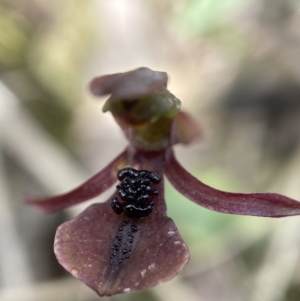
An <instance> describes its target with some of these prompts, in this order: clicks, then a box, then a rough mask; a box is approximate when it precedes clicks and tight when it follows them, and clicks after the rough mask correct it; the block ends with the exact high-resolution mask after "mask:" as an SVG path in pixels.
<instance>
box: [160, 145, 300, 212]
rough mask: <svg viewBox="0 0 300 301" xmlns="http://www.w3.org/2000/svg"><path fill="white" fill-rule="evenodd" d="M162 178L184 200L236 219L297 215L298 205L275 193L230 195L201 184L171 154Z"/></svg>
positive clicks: (168, 155) (169, 153)
mask: <svg viewBox="0 0 300 301" xmlns="http://www.w3.org/2000/svg"><path fill="white" fill-rule="evenodd" d="M165 175H166V176H167V178H168V180H169V181H170V182H171V184H172V185H173V186H174V187H175V188H176V189H177V190H178V191H179V192H180V193H181V194H183V195H184V196H185V197H186V198H188V199H190V200H191V201H193V202H195V203H196V204H198V205H200V206H203V207H205V208H207V209H210V210H214V211H218V212H223V213H230V214H239V215H252V216H266V217H284V216H291V215H300V202H298V201H296V200H293V199H291V198H288V197H286V196H283V195H280V194H276V193H249V194H246V193H232V192H225V191H220V190H217V189H214V188H212V187H210V186H208V185H205V184H203V183H202V182H200V181H199V180H198V179H196V178H195V177H194V176H192V175H191V174H190V173H188V172H187V171H186V170H185V169H184V168H183V167H182V166H181V165H180V164H179V163H178V161H177V160H176V158H175V157H174V154H173V152H172V151H171V150H170V151H169V152H168V154H167V163H166V165H165Z"/></svg>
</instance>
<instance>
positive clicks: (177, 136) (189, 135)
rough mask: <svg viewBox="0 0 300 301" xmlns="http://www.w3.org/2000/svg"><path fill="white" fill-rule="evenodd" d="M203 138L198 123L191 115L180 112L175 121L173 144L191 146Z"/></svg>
mask: <svg viewBox="0 0 300 301" xmlns="http://www.w3.org/2000/svg"><path fill="white" fill-rule="evenodd" d="M201 136H202V132H201V129H200V126H199V124H198V122H197V121H196V120H195V119H193V118H192V116H190V115H189V114H187V113H185V112H182V111H180V112H179V113H178V114H177V115H176V116H175V117H174V119H173V125H172V144H176V143H182V144H189V143H191V142H192V141H194V140H195V139H197V138H199V137H201Z"/></svg>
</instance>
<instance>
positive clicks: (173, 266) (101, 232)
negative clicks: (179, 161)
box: [54, 184, 189, 296]
mask: <svg viewBox="0 0 300 301" xmlns="http://www.w3.org/2000/svg"><path fill="white" fill-rule="evenodd" d="M162 185H163V184H162ZM159 198H160V200H159V202H162V201H164V200H163V195H162V196H160V197H159ZM156 205H157V204H155V205H154V211H153V212H152V213H151V214H150V216H148V217H145V218H140V219H129V218H126V217H124V216H123V215H116V214H115V213H114V212H113V211H112V209H111V207H110V204H109V203H108V202H106V203H104V204H94V205H92V206H90V207H88V208H87V209H86V210H85V211H84V212H82V213H81V214H80V215H79V216H78V217H76V218H75V219H74V220H71V221H69V222H66V223H64V224H63V225H61V226H60V227H59V228H58V230H57V232H56V238H55V244H54V251H55V254H56V257H57V259H58V261H59V262H60V264H61V265H62V266H63V267H64V268H65V269H66V270H67V271H69V272H70V273H71V274H72V275H73V276H75V277H77V278H78V279H80V280H81V281H83V282H84V283H85V284H87V285H88V286H89V287H91V288H92V289H93V290H95V291H96V292H97V293H98V294H99V295H100V296H110V295H114V294H118V293H124V292H130V291H137V290H145V289H148V288H151V287H153V286H155V285H156V284H159V283H161V282H164V281H167V280H169V279H171V278H173V277H174V276H175V275H177V274H178V273H179V272H180V270H181V269H182V268H183V267H184V266H185V264H186V263H187V261H188V259H189V253H188V249H187V247H186V245H185V244H184V242H183V241H182V238H181V236H180V234H179V233H178V231H177V228H176V226H175V224H174V222H173V221H172V220H171V219H170V218H168V217H166V216H165V211H164V210H161V209H162V207H160V206H156Z"/></svg>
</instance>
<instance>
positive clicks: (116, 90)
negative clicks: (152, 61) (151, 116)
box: [90, 67, 168, 99]
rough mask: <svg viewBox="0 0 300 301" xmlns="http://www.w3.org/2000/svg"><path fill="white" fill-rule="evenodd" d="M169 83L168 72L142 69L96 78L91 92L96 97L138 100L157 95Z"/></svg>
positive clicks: (91, 85) (91, 86)
mask: <svg viewBox="0 0 300 301" xmlns="http://www.w3.org/2000/svg"><path fill="white" fill-rule="evenodd" d="M167 82H168V75H167V73H166V72H159V71H153V70H151V69H149V68H146V67H141V68H138V69H136V70H132V71H128V72H125V73H116V74H109V75H104V76H99V77H96V78H94V79H93V80H92V82H91V83H90V90H91V92H92V94H93V95H95V96H103V95H108V94H112V96H113V97H115V98H118V99H137V98H140V97H144V96H147V95H151V94H153V93H155V92H156V91H157V90H160V89H161V87H163V86H167Z"/></svg>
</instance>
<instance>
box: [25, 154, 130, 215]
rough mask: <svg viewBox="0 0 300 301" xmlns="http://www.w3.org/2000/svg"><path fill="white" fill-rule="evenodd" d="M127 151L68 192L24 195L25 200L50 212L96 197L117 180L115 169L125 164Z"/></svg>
mask: <svg viewBox="0 0 300 301" xmlns="http://www.w3.org/2000/svg"><path fill="white" fill-rule="evenodd" d="M127 152H128V151H127V149H126V150H125V151H124V152H122V153H121V154H120V155H119V156H118V157H116V158H115V159H114V160H113V161H112V162H111V163H110V164H109V165H107V166H106V167H105V168H104V169H103V170H101V171H100V172H99V173H97V174H96V175H94V176H93V177H92V178H90V179H89V180H87V181H86V182H85V183H84V184H82V185H81V186H79V187H78V188H76V189H74V190H72V191H70V192H68V193H65V194H61V195H57V196H53V197H48V198H33V197H25V202H26V203H27V204H29V205H32V206H34V207H36V208H37V209H39V210H41V211H43V212H46V213H51V212H54V211H57V210H61V209H64V208H66V207H69V206H73V205H76V204H79V203H81V202H84V201H87V200H89V199H91V198H93V197H96V196H97V195H99V194H101V193H102V192H104V191H105V190H107V189H108V188H110V187H111V186H112V185H113V184H114V183H115V182H116V181H117V178H116V173H117V170H118V169H120V168H122V167H124V165H126V160H127Z"/></svg>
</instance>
